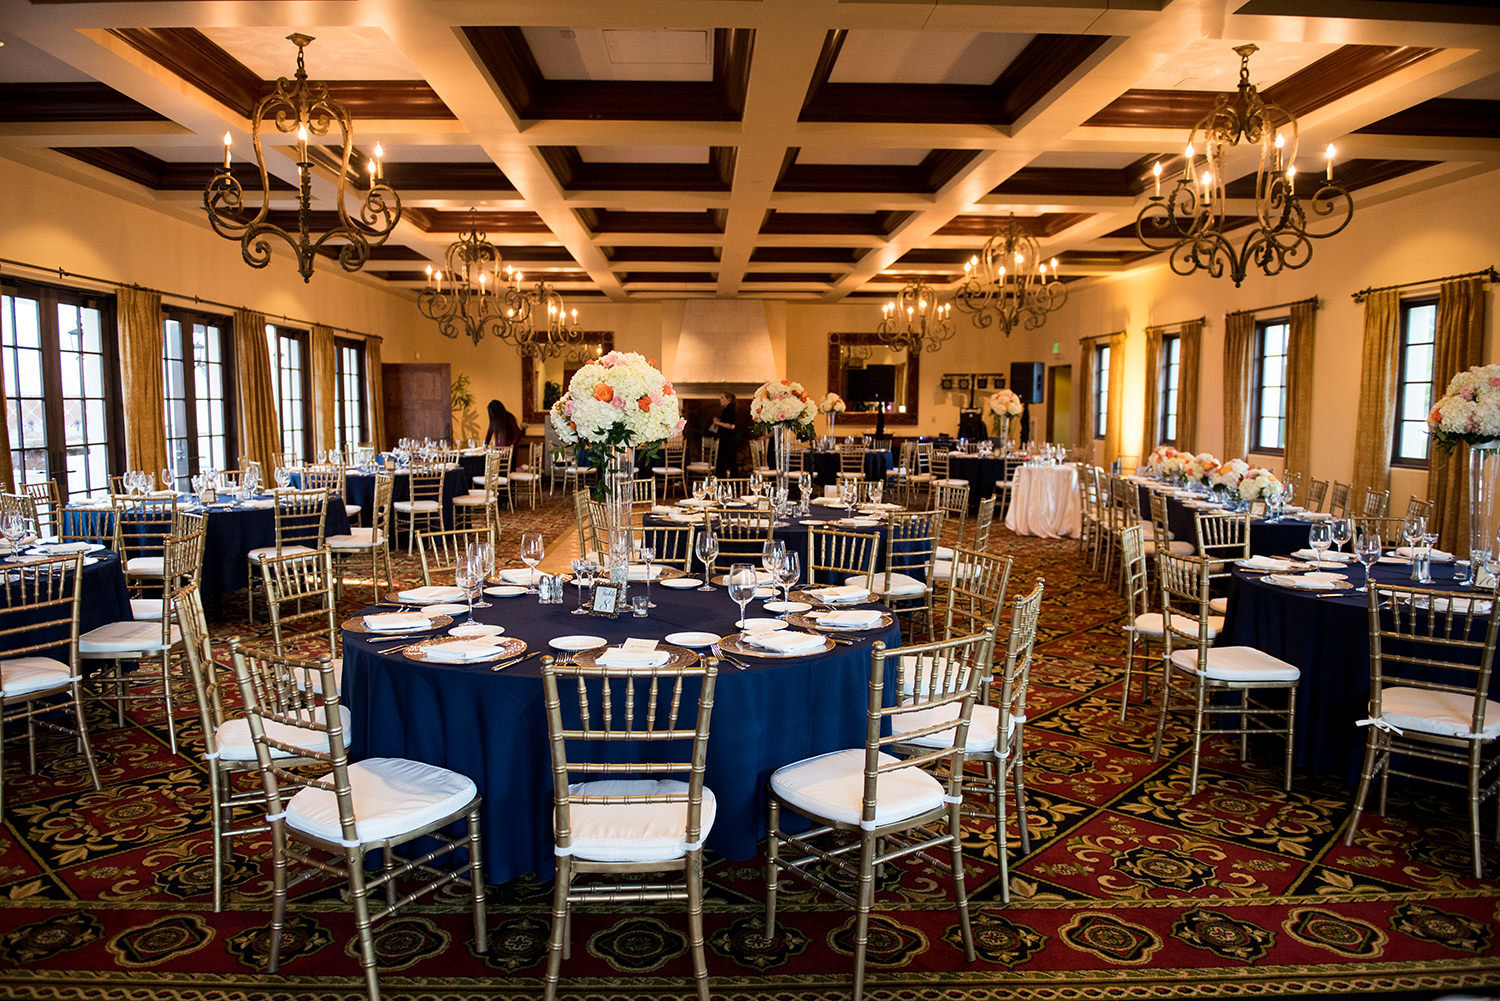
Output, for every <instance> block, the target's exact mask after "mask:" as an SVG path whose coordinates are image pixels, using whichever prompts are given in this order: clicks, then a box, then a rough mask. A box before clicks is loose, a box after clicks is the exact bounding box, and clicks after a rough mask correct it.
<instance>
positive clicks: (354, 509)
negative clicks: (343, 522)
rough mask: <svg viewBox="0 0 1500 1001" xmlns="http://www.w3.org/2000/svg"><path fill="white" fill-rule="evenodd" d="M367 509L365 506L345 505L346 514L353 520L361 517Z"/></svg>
mask: <svg viewBox="0 0 1500 1001" xmlns="http://www.w3.org/2000/svg"><path fill="white" fill-rule="evenodd" d="M364 509H365V506H364V505H363V504H345V505H344V513H345V514H346V515H348V516H349V517H351V518H357V517H359V513H360V512H361V511H363V510H364Z"/></svg>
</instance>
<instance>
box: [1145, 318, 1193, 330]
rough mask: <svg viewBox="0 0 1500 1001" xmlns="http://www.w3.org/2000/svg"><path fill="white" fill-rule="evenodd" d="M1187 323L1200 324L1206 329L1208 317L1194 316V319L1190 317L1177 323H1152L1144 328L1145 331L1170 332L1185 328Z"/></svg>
mask: <svg viewBox="0 0 1500 1001" xmlns="http://www.w3.org/2000/svg"><path fill="white" fill-rule="evenodd" d="M1189 323H1201V324H1202V325H1203V326H1205V327H1206V326H1208V317H1207V316H1195V317H1192V318H1191V319H1187V320H1177V321H1175V322H1173V323H1153V324H1150V325H1148V326H1147V327H1146V329H1147V330H1171V329H1172V328H1173V327H1185V326H1187V325H1188V324H1189Z"/></svg>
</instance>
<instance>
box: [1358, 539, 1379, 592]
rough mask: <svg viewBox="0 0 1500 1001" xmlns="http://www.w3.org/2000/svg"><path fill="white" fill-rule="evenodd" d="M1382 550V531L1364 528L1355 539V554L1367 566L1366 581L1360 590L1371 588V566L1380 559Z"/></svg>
mask: <svg viewBox="0 0 1500 1001" xmlns="http://www.w3.org/2000/svg"><path fill="white" fill-rule="evenodd" d="M1380 550H1381V541H1380V533H1379V532H1376V531H1374V530H1373V529H1369V528H1366V529H1364V530H1362V531H1361V532H1360V533H1359V536H1358V537H1357V538H1356V539H1355V540H1354V555H1356V556H1358V557H1359V562H1360V563H1362V564H1364V568H1365V582H1364V584H1362V585H1361V586H1360V587H1359V590H1360V591H1368V590H1369V589H1370V568H1371V567H1373V566H1374V565H1375V563H1376V561H1377V560H1379V559H1380Z"/></svg>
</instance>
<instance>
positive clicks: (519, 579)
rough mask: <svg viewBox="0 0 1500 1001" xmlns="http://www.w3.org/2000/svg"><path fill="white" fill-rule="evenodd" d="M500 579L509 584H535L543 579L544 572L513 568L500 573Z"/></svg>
mask: <svg viewBox="0 0 1500 1001" xmlns="http://www.w3.org/2000/svg"><path fill="white" fill-rule="evenodd" d="M500 579H501V580H503V581H505V583H507V584H535V583H536V582H537V581H539V580H541V579H542V572H541V571H540V570H530V569H527V568H526V567H511V568H510V569H509V570H501V571H500Z"/></svg>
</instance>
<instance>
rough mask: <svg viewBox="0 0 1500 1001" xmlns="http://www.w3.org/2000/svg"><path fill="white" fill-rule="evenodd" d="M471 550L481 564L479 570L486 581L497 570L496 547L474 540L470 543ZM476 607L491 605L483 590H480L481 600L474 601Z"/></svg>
mask: <svg viewBox="0 0 1500 1001" xmlns="http://www.w3.org/2000/svg"><path fill="white" fill-rule="evenodd" d="M469 552H470V553H471V554H472V555H473V558H474V560H475V561H476V562H477V563H478V564H479V570H480V573H481V574H482V575H483V579H484V581H488V580H489V579H490V575H491V574H492V573H494V572H495V547H494V546H493V545H492V544H490V543H489V542H472V543H470V544H469ZM482 584H483V582H481V586H482ZM474 607H475V608H489V607H490V602H489V601H488V600H487V599H486V598H485V596H484V591H483V590H481V591H480V592H479V600H478V601H476V602H474Z"/></svg>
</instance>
